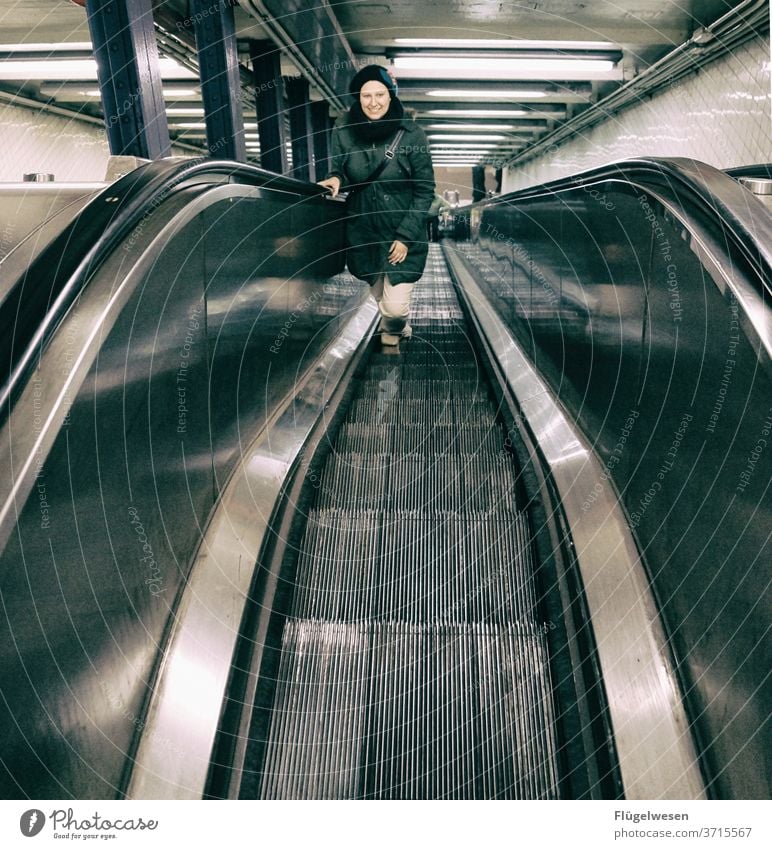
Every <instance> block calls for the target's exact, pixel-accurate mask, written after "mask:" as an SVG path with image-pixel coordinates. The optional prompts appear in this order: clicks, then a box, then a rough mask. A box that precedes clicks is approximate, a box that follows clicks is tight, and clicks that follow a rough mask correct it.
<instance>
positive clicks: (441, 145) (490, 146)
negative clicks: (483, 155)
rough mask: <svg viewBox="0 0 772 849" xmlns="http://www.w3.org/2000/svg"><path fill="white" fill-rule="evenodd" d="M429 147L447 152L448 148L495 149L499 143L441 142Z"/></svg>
mask: <svg viewBox="0 0 772 849" xmlns="http://www.w3.org/2000/svg"><path fill="white" fill-rule="evenodd" d="M429 147H430V148H431V149H432V150H437V151H441V152H445V151H447V150H463V149H468V150H493V149H494V148H495V147H498V145H496V144H494V143H493V142H486V143H485V144H463V143H461V142H452V143H451V142H439V143H434V144H430V145H429Z"/></svg>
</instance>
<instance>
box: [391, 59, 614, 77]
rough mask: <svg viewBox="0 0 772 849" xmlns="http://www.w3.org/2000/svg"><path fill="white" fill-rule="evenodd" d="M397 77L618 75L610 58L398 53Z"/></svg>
mask: <svg viewBox="0 0 772 849" xmlns="http://www.w3.org/2000/svg"><path fill="white" fill-rule="evenodd" d="M394 69H395V71H396V76H397V78H398V79H399V80H402V79H405V78H410V77H413V78H420V79H445V80H447V79H451V80H453V79H456V80H518V79H519V80H545V79H559V80H588V79H599V78H600V79H609V78H613V77H612V75H613V74H616V75H617V76H619V75H621V69H617V68H616V63H615V62H613V61H612V60H610V59H561V58H556V59H482V58H474V59H472V58H467V57H464V56H398V57H397V58H396V59H394Z"/></svg>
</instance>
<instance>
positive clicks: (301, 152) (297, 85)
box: [285, 77, 315, 181]
mask: <svg viewBox="0 0 772 849" xmlns="http://www.w3.org/2000/svg"><path fill="white" fill-rule="evenodd" d="M285 86H286V89H287V106H288V109H289V122H290V138H291V139H292V176H293V177H295V178H296V179H298V180H307V181H313V180H314V179H315V178H314V174H315V170H314V136H313V133H312V131H311V104H310V103H309V100H308V80H306V79H304V78H303V77H288V78H287V79H286V80H285Z"/></svg>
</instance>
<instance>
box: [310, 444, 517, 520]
mask: <svg viewBox="0 0 772 849" xmlns="http://www.w3.org/2000/svg"><path fill="white" fill-rule="evenodd" d="M516 490H517V479H516V476H515V470H514V468H513V466H512V462H511V459H510V457H509V456H508V455H507V454H505V453H502V452H499V453H497V454H461V453H454V454H439V455H437V454H423V453H422V454H417V453H414V454H407V455H400V454H396V453H394V454H392V453H389V454H359V453H353V452H352V453H343V452H336V453H334V454H331V455H330V457H329V458H328V460H327V462H326V463H325V466H324V469H323V470H322V474H321V476H320V478H319V488H318V490H317V492H318V497H317V501H316V506H318V507H319V508H325V507H338V508H341V509H360V510H366V509H395V510H457V511H466V512H468V511H470V510H498V509H502V510H514V509H516Z"/></svg>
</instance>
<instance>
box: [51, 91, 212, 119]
mask: <svg viewBox="0 0 772 849" xmlns="http://www.w3.org/2000/svg"><path fill="white" fill-rule="evenodd" d="M42 91H43V90H42V89H41V92H42ZM78 94H82V95H83V96H84V97H101V95H102V92H101V91H99V89H98V88H90V89H82V90H81V91H79V92H78ZM163 96H164V97H170V98H171V97H197V96H198V92H197V91H196V90H195V89H194V88H164V90H163ZM168 111H169V110H167V112H168ZM197 114H202V115H203V109H202V110H201V112H200V113H197Z"/></svg>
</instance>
